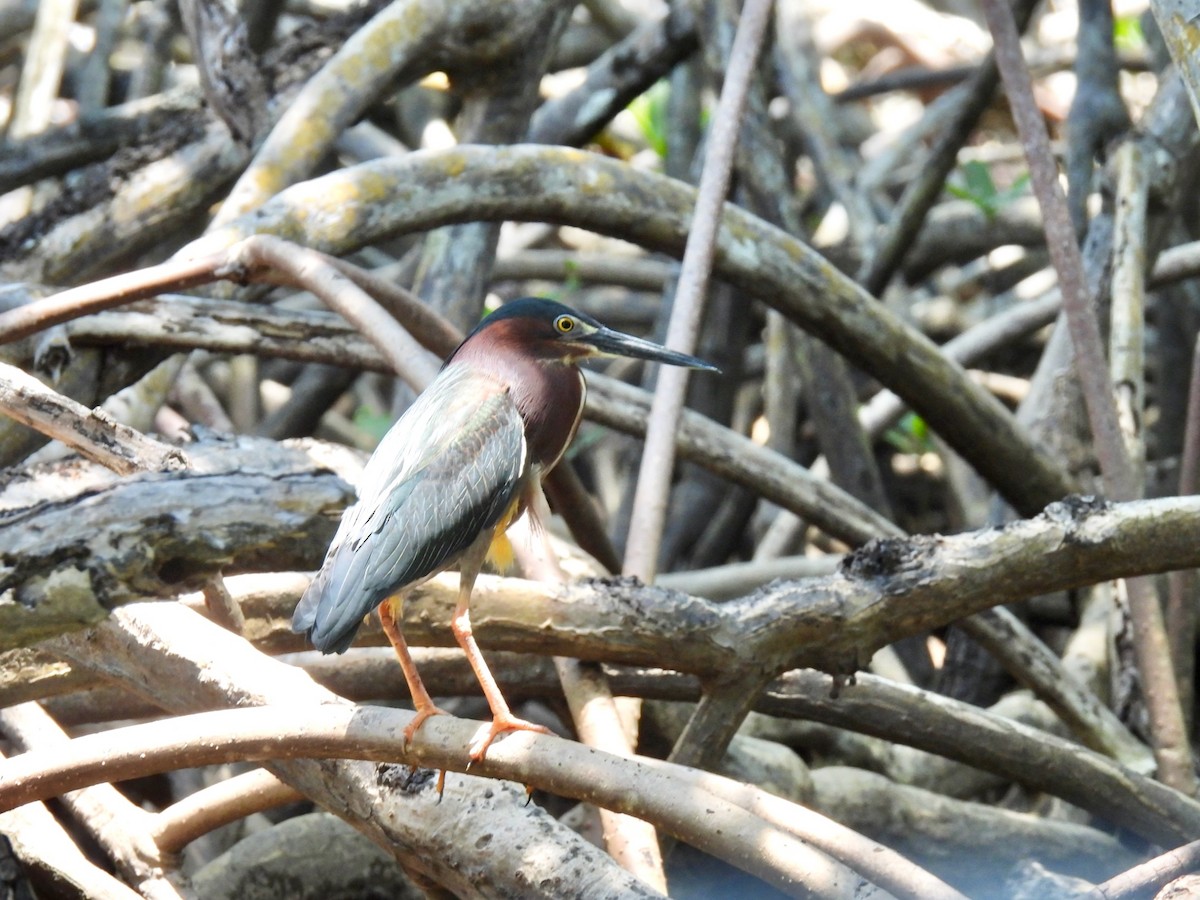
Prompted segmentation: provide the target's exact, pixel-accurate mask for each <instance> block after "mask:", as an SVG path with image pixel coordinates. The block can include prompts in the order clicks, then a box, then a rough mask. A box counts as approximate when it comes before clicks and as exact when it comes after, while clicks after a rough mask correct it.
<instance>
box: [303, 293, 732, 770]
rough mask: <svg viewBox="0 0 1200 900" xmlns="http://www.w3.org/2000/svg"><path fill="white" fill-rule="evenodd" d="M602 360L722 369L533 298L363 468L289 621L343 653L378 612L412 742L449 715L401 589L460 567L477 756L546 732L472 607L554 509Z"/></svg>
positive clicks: (463, 350) (459, 616) (459, 619)
mask: <svg viewBox="0 0 1200 900" xmlns="http://www.w3.org/2000/svg"><path fill="white" fill-rule="evenodd" d="M592 356H628V357H635V358H638V359H646V360H656V361H658V362H663V363H669V364H671V365H676V366H688V367H690V368H695V369H708V370H710V371H716V368H715V367H714V366H711V365H709V364H708V363H706V362H704V361H703V360H700V359H696V358H695V357H693V356H688V355H686V354H683V353H676V352H675V351H673V350H668V349H666V348H665V347H661V346H659V345H658V344H654V343H651V342H650V341H646V340H642V339H641V338H636V337H632V336H631V335H627V334H622V333H621V332H618V331H613V330H612V329H610V328H606V327H604V326H603V325H601V324H600V323H599V322H597V321H596V320H595V319H593V318H592V317H591V316H587V315H584V314H583V313H579V312H576V311H574V310H572V309H570V308H569V307H566V306H563V305H562V304H561V303H555V302H553V301H551V300H542V299H537V298H525V299H522V300H515V301H513V302H511V303H508V304H506V305H504V306H503V307H501V308H500V309H499V310H497V311H496V312H494V313H492V314H491V315H490V316H488V317H487V318H486V319H484V320H483V321H482V322H480V323H479V325H478V326H477V327H476V328H475V330H474V331H472V332H471V333H470V334H469V335H468V336H467V338H466V340H464V341H463V342H462V343H461V344H460V345H459V346H458V349H457V350H455V351H454V353H452V354H451V355H450V358H449V359H448V360H446V364H445V365H444V366H443V367H442V370H441V372H440V373H439V374H438V376H437V378H435V379H434V380H433V383H432V384H430V385H429V387H428V388H427V389H426V390H425V391H424V392H422V394H421V395H420V396H419V397H418V398H417V400H416V402H414V403H413V405H412V406H411V407H409V409H408V411H407V412H405V413H404V415H403V416H401V417H400V419H399V420H398V421H397V422H396V424H395V425H393V426H392V428H391V429H390V430H389V431H388V433H387V434H386V435H385V436H384V438H383V440H382V441H381V442H380V444H379V446H378V448H376V450H375V453H374V454H373V455H372V456H371V458H370V460H369V461H368V462H367V465H366V468H365V469H364V471H363V476H362V482H361V484H360V485H359V491H358V503H356V504H355V505H353V506H351V507H350V508H349V509H347V510H346V513H345V515H344V516H343V517H342V521H341V524H340V526H339V527H338V530H337V534H336V535H335V536H334V539H333V543H332V544H331V545H330V547H329V552H328V553H327V554H326V556H325V562H324V564H323V565H322V566H321V570H320V571H319V572H318V573H317V574H316V576H315V577H314V578H313V581H312V584H311V585H310V586H309V588H308V590H307V591H305V593H304V596H303V597H302V598H301V600H300V603H299V604H298V605H297V607H296V613H295V616H294V617H293V619H292V628H293V629H294V630H296V631H299V632H306V633H307V634H308V636H309V638H310V639H311V641H312V642H313V644H314V646H316V647H317V649H318V650H321V651H322V652H324V653H342V652H343V651H345V650H346V648H348V647H349V646H350V643H351V642H352V641H353V640H354V634H355V632H357V631H358V628H359V625H361V624H362V621H363V617H364V616H366V615H367V614H368V613H370V612H371V610H373V609H376V608H377V609H378V610H379V618H380V622H381V623H382V625H383V630H384V633H385V634H386V635H387V637H388V640H389V641H390V642H391V644H392V647H393V648H394V649H395V651H396V657H397V658H398V659H399V661H400V667H401V668H402V669H403V671H404V677H405V680H406V681H407V682H408V687H409V690H410V692H411V693H412V699H413V703H414V705H415V706H416V712H417V714H416V716H415V717H414V719H413V721H412V722H411V723H410V724H409V725H408V727H407V728H406V729H405V731H404V738H405V741H406V742H408V741H411V740H412V736H413V734H415V733H416V730H417V729H418V728H419V727H420V726H421V724H422V723H423V722H424V721H425V720H426V719H427V718H429V717H430V716H432V715H437V714H439V713H442V712H443V711H442V710H440V709H438V707H437V706H435V705H434V702H433V700H432V698H431V697H430V696H429V693H428V691H426V690H425V686H424V685H423V684H422V683H421V677H420V675H419V674H418V673H417V669H416V666H415V665H414V664H413V660H412V656H411V655H410V654H409V652H408V646H407V645H406V644H405V642H404V637H403V636H402V635H401V633H400V630H399V628H398V626H397V624H396V622H397V619H398V617H399V614H400V610H401V608H402V607H401V604H402V603H403V594H404V592H405V591H406V590H408V589H409V588H412V587H414V586H415V585H418V584H420V583H422V582H424V581H426V580H427V579H429V578H431V577H433V576H434V575H436V574H437V573H439V572H441V571H443V570H445V569H447V568H449V567H450V566H452V565H454V564H455V563H458V565H459V572H460V575H459V589H458V605H457V607H456V609H455V612H454V619H453V621H452V623H451V628H452V630H453V632H454V636H455V638H456V639H457V641H458V643H459V645H460V646H461V647H462V648H463V650H464V652H465V653H466V655H467V660H468V661H469V662H470V664H471V668H472V669H474V670H475V675H476V677H477V678H478V679H479V684H480V686H481V687H482V688H483V693H484V696H485V697H486V698H487V701H488V705H489V706H490V707H491V710H492V716H493V720H492V724H491V727H490V728H486V729H484V730H481V732H480V735H479V736H478V737H477V738H476V740H475V741H474V742H473V743H472V745H471V757H472V758H473V759H476V760H479V759H482V758H483V756H484V754H485V753H486V752H487V748H488V746H489V745H490V744H491V742H492V741H493V740H494V739H495V738H496V737H497V735H500V734H502V733H504V732H506V731H515V730H525V731H545V730H546V729H544V728H542V727H541V726H539V725H535V724H533V723H532V722H527V721H525V720H524V719H519V718H517V717H516V716H514V715H513V714H512V712H511V711H510V710H509V708H508V704H507V703H506V702H505V700H504V697H503V695H502V694H501V693H500V689H499V687H498V686H497V685H496V681H495V679H494V678H493V677H492V674H491V672H490V671H489V670H488V667H487V663H486V662H484V659H483V656H482V654H481V653H480V652H479V647H478V645H477V644H476V643H475V638H474V637H473V635H472V634H471V619H470V614H469V612H468V604H469V602H470V599H471V589H472V588H473V586H474V584H475V577H476V576H477V575H478V574H479V570H480V569H481V568H482V567H483V564H484V561H485V560H487V559H489V558H491V559H493V560H494V561H502V562H504V563H505V564H506V563H507V562H508V561H510V560H511V547H510V546H509V544H508V540H507V538H505V536H504V533H505V531H507V529H508V527H509V526H510V525H511V524H512V523H513V522H515V521H516V520H517V519H518V518H519V517H520V516H521V514H522V513H523V512H525V511H526V510H532V511H533V512H532V513H531V515H534V516H536V514H537V513H536V511H537V510H538V509H540V508H542V507H543V506H544V503H545V500H544V499H543V498H542V493H541V480H542V478H544V477H545V476H546V474H547V473H548V472H549V471H550V470H551V469H553V468H554V466H555V464H556V463H557V462H558V461H559V460H560V459H561V458H562V455H563V453H564V452H565V451H566V449H567V446H568V445H569V444H570V443H571V439H572V438H573V437H574V435H575V430H576V429H577V428H578V427H579V419H580V416H581V414H582V412H583V402H584V394H585V391H586V387H585V384H584V380H583V373H582V372H581V371H580V370H579V367H578V363H579V361H580V360H582V359H586V358H588V357H592Z"/></svg>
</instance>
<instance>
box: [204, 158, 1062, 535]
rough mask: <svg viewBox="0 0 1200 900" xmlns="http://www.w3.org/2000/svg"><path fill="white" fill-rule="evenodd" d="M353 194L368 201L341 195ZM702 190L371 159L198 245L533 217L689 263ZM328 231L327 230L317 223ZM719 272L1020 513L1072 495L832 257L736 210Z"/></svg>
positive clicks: (345, 237)
mask: <svg viewBox="0 0 1200 900" xmlns="http://www.w3.org/2000/svg"><path fill="white" fill-rule="evenodd" d="M347 192H353V193H354V194H355V195H356V196H357V197H358V199H359V200H360V202H359V203H356V204H353V205H348V204H345V203H342V202H340V201H339V200H337V199H336V198H339V197H343V196H346V193H347ZM694 199H695V192H694V191H693V189H691V188H690V187H688V186H686V185H684V184H681V183H679V182H675V181H672V180H671V179H667V178H663V177H662V176H657V175H653V174H650V173H645V172H638V171H636V170H634V169H632V167H629V166H627V165H624V164H623V163H619V162H616V161H613V160H607V159H604V158H603V157H599V156H596V155H593V154H585V153H581V152H579V151H574V150H565V149H560V148H548V147H533V146H516V147H503V148H497V147H458V148H455V149H453V150H445V151H438V152H430V153H424V152H419V153H412V154H409V155H408V156H406V157H403V158H400V159H383V160H374V161H372V162H368V163H363V164H361V165H359V166H355V167H354V168H351V169H347V170H344V171H341V172H337V173H333V174H331V175H326V176H323V177H322V178H318V179H314V180H312V181H309V182H305V183H302V184H298V185H294V186H293V187H291V188H289V189H288V190H286V191H284V192H283V193H281V194H279V195H277V196H276V197H275V198H273V199H272V200H271V201H269V202H267V203H265V204H264V205H263V206H262V207H260V208H259V209H258V210H257V211H256V212H255V214H254V215H253V216H249V217H245V218H243V219H240V220H237V221H235V222H232V223H230V224H229V225H228V226H227V227H226V228H224V229H221V230H218V231H216V232H213V233H212V234H210V235H209V236H207V237H206V238H204V239H202V240H201V241H198V242H196V243H194V244H193V245H192V246H191V247H190V248H189V251H188V252H190V253H211V252H213V251H215V250H218V249H220V248H223V247H228V246H229V245H230V244H232V243H234V242H236V241H237V240H240V239H241V238H243V237H246V236H249V235H250V234H252V233H256V232H272V233H275V234H278V235H279V236H281V237H285V238H287V239H290V240H295V241H297V242H299V243H302V244H305V245H306V246H312V247H319V248H321V249H323V250H326V251H329V252H334V253H342V252H346V251H349V250H351V249H356V248H358V247H360V246H362V245H364V244H367V243H371V242H373V241H376V240H379V239H382V238H383V237H385V236H389V235H394V234H397V233H399V232H402V231H413V230H419V229H424V228H430V227H434V226H437V225H444V224H448V223H451V222H462V221H474V220H493V219H533V220H543V221H549V222H556V223H561V224H571V225H577V226H579V227H583V228H589V229H592V230H595V231H599V232H601V233H607V234H613V235H619V236H620V237H622V238H624V239H626V240H634V241H638V242H640V243H643V244H645V245H646V246H647V247H649V248H651V249H656V250H661V251H664V252H668V253H672V254H676V255H678V254H679V253H680V252H681V251H682V248H683V245H684V240H685V238H686V235H687V231H688V227H689V222H690V221H691V213H692V208H693V205H694ZM317 223H319V224H320V226H321V227H320V228H319V229H317V228H316V227H315V226H316V224H317ZM722 225H723V227H722V229H721V231H720V233H719V235H718V249H717V259H716V268H715V274H716V275H717V276H718V277H721V278H723V279H724V280H726V281H729V282H730V283H732V284H733V285H735V286H736V287H739V288H741V289H743V290H745V291H746V292H747V293H749V294H751V295H753V296H755V297H759V298H760V299H762V300H763V301H764V302H766V303H768V304H769V305H771V306H773V307H774V308H776V309H778V310H779V311H780V312H782V313H784V314H785V315H787V316H788V317H789V318H791V319H792V320H793V321H795V322H797V323H798V324H800V325H801V326H803V327H804V328H806V329H807V330H809V331H811V332H812V333H813V334H815V335H817V336H818V337H820V338H821V339H822V340H824V341H825V342H826V343H828V344H830V345H831V346H833V347H834V349H836V350H838V351H839V352H841V353H843V354H846V355H848V356H850V357H851V358H853V359H854V360H855V363H856V364H857V365H860V366H861V367H862V368H863V369H865V370H866V371H868V372H870V373H871V374H873V375H875V376H876V377H878V378H879V379H880V380H881V381H883V382H884V383H885V384H886V385H887V386H888V387H890V388H892V389H894V390H895V391H896V392H897V393H898V394H900V396H902V397H903V398H904V399H905V401H906V402H908V403H909V404H910V405H911V406H912V407H913V408H914V409H915V410H917V411H918V412H919V413H921V415H922V416H923V417H924V418H925V419H926V421H928V422H929V423H930V426H931V427H932V428H934V429H935V430H936V431H937V432H938V433H939V434H940V435H942V437H944V438H945V439H946V440H947V442H948V443H949V444H951V446H953V447H954V448H955V449H956V450H958V451H959V452H960V453H961V454H962V455H963V457H964V458H965V459H967V460H968V461H969V462H971V464H972V465H974V466H975V467H976V468H977V469H978V470H979V471H980V473H981V474H983V475H984V476H985V477H986V478H988V480H989V481H991V482H992V483H993V484H995V485H996V486H997V487H998V488H999V489H1000V491H1001V492H1002V493H1003V494H1004V495H1005V496H1006V497H1007V499H1009V501H1010V502H1012V503H1013V504H1014V505H1015V506H1016V507H1017V508H1018V509H1021V510H1022V511H1024V512H1025V513H1032V512H1035V511H1036V510H1037V509H1040V508H1041V507H1042V506H1044V505H1045V504H1046V503H1049V502H1051V501H1053V500H1057V499H1059V498H1061V497H1062V496H1063V495H1065V494H1067V493H1069V492H1070V485H1069V482H1068V481H1067V479H1066V476H1065V475H1064V474H1063V472H1062V470H1061V468H1060V467H1059V466H1058V464H1057V462H1056V461H1054V460H1052V459H1051V458H1050V457H1048V456H1047V455H1045V454H1043V453H1041V452H1040V451H1038V450H1037V449H1036V448H1034V447H1033V446H1031V444H1030V443H1029V440H1028V438H1027V436H1026V435H1025V434H1024V432H1023V431H1022V430H1021V429H1019V428H1018V427H1017V426H1016V424H1015V422H1014V420H1013V418H1012V417H1011V416H1010V415H1009V414H1008V413H1007V412H1006V411H1004V409H1003V408H1002V407H1001V406H1000V404H999V402H998V401H996V400H995V399H994V398H992V397H990V396H987V395H986V393H985V392H984V391H983V390H982V389H981V388H980V387H979V386H978V385H975V384H974V383H973V382H972V381H971V380H970V379H969V378H967V377H966V375H965V373H964V372H963V371H962V370H961V369H960V368H959V367H958V366H957V365H955V364H954V363H951V362H949V361H948V360H946V359H945V357H943V356H942V355H941V354H940V353H939V352H938V351H937V348H936V347H934V345H933V344H932V343H931V342H929V341H928V340H927V339H925V338H924V337H922V336H920V335H918V334H916V333H915V332H914V331H912V330H911V329H910V328H908V327H907V326H905V325H904V324H902V323H901V322H900V321H899V320H898V319H897V318H895V317H894V316H893V315H892V314H891V313H889V312H887V311H886V310H885V309H883V308H882V307H881V306H880V305H879V304H877V303H875V302H874V301H873V300H872V298H871V297H870V296H869V295H867V294H866V293H865V292H863V291H862V289H861V288H859V287H858V286H857V285H855V284H854V283H853V282H851V281H850V280H849V279H847V278H846V277H845V276H843V275H841V274H840V273H838V272H837V271H836V270H835V269H834V268H833V267H832V266H831V265H830V264H829V263H828V261H827V260H825V259H824V258H823V257H821V256H820V255H819V254H817V253H816V252H814V251H813V250H811V249H810V248H808V247H807V246H805V245H804V244H802V243H800V242H799V241H796V240H795V239H794V238H791V237H789V236H787V235H785V234H784V233H783V232H781V231H779V230H777V229H775V228H772V227H771V226H769V225H767V224H766V223H765V222H763V221H762V220H760V219H756V218H755V217H753V216H751V215H749V214H747V213H745V212H743V211H742V210H739V209H737V208H735V207H732V206H726V207H725V211H724V216H723V222H722Z"/></svg>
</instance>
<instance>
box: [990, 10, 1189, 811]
mask: <svg viewBox="0 0 1200 900" xmlns="http://www.w3.org/2000/svg"><path fill="white" fill-rule="evenodd" d="M983 8H984V13H985V15H986V16H987V20H988V26H989V28H990V29H991V31H992V36H993V39H994V40H995V53H996V62H997V65H998V66H999V68H1000V74H1001V77H1002V78H1003V79H1004V84H1005V87H1006V89H1007V91H1008V96H1009V103H1010V106H1011V108H1012V112H1013V118H1014V119H1015V120H1016V123H1017V130H1018V131H1019V132H1020V135H1021V140H1022V143H1023V144H1024V145H1025V155H1026V159H1027V160H1028V163H1029V171H1030V180H1031V182H1032V185H1033V190H1034V193H1035V195H1036V196H1037V198H1038V204H1039V205H1040V206H1041V209H1042V216H1043V220H1044V227H1045V230H1046V241H1047V245H1048V248H1049V250H1050V258H1051V260H1052V261H1053V262H1054V268H1055V270H1056V271H1057V272H1058V279H1059V287H1060V289H1061V291H1062V295H1063V308H1064V310H1065V312H1066V319H1067V327H1068V330H1069V332H1070V335H1071V344H1072V348H1073V352H1074V360H1075V372H1076V376H1077V377H1078V379H1079V384H1080V387H1081V388H1082V391H1083V399H1084V406H1085V408H1086V409H1087V414H1088V421H1089V422H1090V424H1091V430H1092V436H1093V439H1094V445H1095V448H1096V455H1097V457H1098V459H1099V461H1100V470H1101V473H1102V475H1103V478H1104V483H1105V488H1106V492H1107V493H1108V495H1109V496H1110V497H1111V498H1112V499H1114V500H1131V499H1134V498H1135V497H1137V496H1138V494H1139V492H1138V490H1137V479H1136V476H1135V473H1134V469H1133V465H1132V462H1131V460H1130V458H1129V454H1128V453H1127V452H1126V449H1125V443H1124V440H1123V438H1122V436H1121V430H1120V425H1119V421H1118V415H1117V406H1116V402H1115V399H1114V397H1113V390H1112V385H1111V383H1110V381H1109V379H1108V366H1107V364H1106V363H1105V360H1104V350H1103V344H1102V343H1101V339H1100V327H1099V324H1098V323H1097V321H1096V316H1095V313H1094V311H1093V307H1092V304H1091V298H1090V297H1089V296H1088V289H1087V283H1086V280H1085V278H1084V272H1083V259H1082V256H1081V255H1080V252H1079V244H1078V243H1077V241H1076V237H1075V230H1074V228H1073V227H1072V225H1071V218H1070V214H1069V212H1068V210H1067V202H1066V197H1065V196H1063V192H1062V187H1061V185H1060V184H1059V181H1058V168H1057V166H1056V165H1055V162H1054V155H1053V153H1052V152H1051V150H1050V138H1049V135H1048V134H1047V132H1046V123H1045V120H1044V119H1043V117H1042V114H1041V111H1040V110H1039V109H1038V106H1037V103H1036V101H1035V100H1034V97H1033V84H1032V81H1031V80H1030V76H1029V69H1028V68H1027V67H1026V65H1025V59H1024V57H1023V56H1022V54H1021V44H1020V38H1019V36H1018V34H1017V29H1016V25H1015V24H1014V22H1013V18H1012V12H1011V10H1010V9H1009V7H1008V5H1007V4H1006V3H1005V2H1003V0H984V4H983ZM1129 602H1130V615H1131V619H1132V622H1133V633H1134V647H1135V652H1136V655H1137V662H1138V668H1139V669H1140V671H1141V674H1142V677H1143V679H1144V693H1145V697H1146V703H1147V707H1148V709H1149V712H1150V722H1151V731H1152V732H1153V735H1154V750H1155V756H1156V758H1157V760H1158V763H1159V777H1160V778H1162V779H1163V780H1164V781H1165V782H1166V783H1168V784H1171V785H1173V786H1175V787H1177V788H1179V789H1180V790H1182V791H1184V792H1185V793H1188V794H1192V793H1194V792H1195V790H1196V776H1195V773H1194V771H1193V768H1192V757H1191V749H1190V742H1189V741H1188V736H1187V730H1186V728H1185V725H1184V717H1183V710H1182V708H1181V706H1180V703H1179V694H1178V688H1177V686H1176V684H1175V674H1174V671H1173V669H1172V667H1171V662H1170V650H1169V646H1168V643H1167V637H1166V630H1165V626H1164V624H1163V618H1162V610H1161V608H1160V606H1159V602H1158V597H1157V594H1156V592H1155V591H1154V589H1153V584H1152V583H1150V582H1145V581H1140V580H1138V579H1134V580H1132V581H1131V582H1130V584H1129Z"/></svg>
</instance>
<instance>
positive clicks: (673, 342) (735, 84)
mask: <svg viewBox="0 0 1200 900" xmlns="http://www.w3.org/2000/svg"><path fill="white" fill-rule="evenodd" d="M770 15H771V0H747V2H746V4H745V6H744V7H743V8H742V18H741V21H740V23H739V24H738V33H737V37H735V38H734V43H733V50H732V51H731V52H730V62H729V71H728V72H727V73H726V75H725V85H724V87H723V88H722V89H721V98H720V100H719V102H718V104H717V110H716V114H715V115H714V116H713V123H712V129H711V132H710V134H709V141H708V149H707V150H706V152H705V160H704V171H703V173H702V174H701V176H700V187H699V190H698V192H697V196H696V206H695V212H694V213H693V217H692V228H691V231H690V233H689V234H688V239H687V247H686V249H685V250H684V254H683V265H682V267H681V270H680V273H679V287H678V289H677V290H676V292H675V305H674V308H673V309H672V311H671V322H670V325H669V326H668V328H667V344H668V345H669V346H672V347H679V348H681V349H684V350H690V349H694V348H695V346H696V338H697V335H698V334H699V330H700V320H701V318H702V316H703V313H704V296H705V292H706V289H707V286H708V276H709V273H710V272H711V270H712V262H713V254H714V251H715V247H716V240H717V229H718V227H719V226H720V222H721V215H720V213H721V207H722V206H723V205H724V203H725V195H726V194H727V193H728V191H729V179H730V176H731V173H732V171H733V159H734V150H735V148H736V146H737V129H738V123H739V122H740V120H741V117H742V111H743V109H744V108H745V104H746V95H747V94H748V93H749V90H750V81H751V79H752V78H753V76H754V71H755V64H756V62H757V60H758V53H759V49H760V48H761V46H762V40H763V36H764V34H765V33H766V28H767V23H768V22H769V21H770ZM687 380H688V374H687V370H686V369H682V368H674V367H671V368H668V367H664V368H663V370H662V371H661V372H660V373H659V377H658V389H657V390H656V391H655V393H654V402H653V404H652V405H651V407H650V420H649V424H648V425H647V428H646V446H645V449H644V450H643V452H642V463H641V467H640V468H639V470H638V487H637V491H636V493H635V494H634V501H633V517H632V520H631V523H630V528H629V542H628V545H627V547H626V556H625V569H624V571H625V572H626V573H627V574H633V575H637V576H638V577H640V578H642V579H643V580H646V581H650V580H653V578H654V574H655V572H656V571H657V569H658V548H659V546H660V545H661V542H662V530H663V521H664V520H665V518H666V511H667V493H668V490H669V488H670V480H671V469H672V468H673V466H674V463H675V431H676V428H677V427H678V422H679V415H680V410H681V409H682V408H683V400H684V393H685V392H686V390H687Z"/></svg>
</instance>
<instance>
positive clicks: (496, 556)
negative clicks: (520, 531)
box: [487, 497, 521, 572]
mask: <svg viewBox="0 0 1200 900" xmlns="http://www.w3.org/2000/svg"><path fill="white" fill-rule="evenodd" d="M520 515H521V499H520V498H519V497H518V498H517V499H516V500H513V502H512V503H511V504H510V505H509V507H508V509H506V510H505V511H504V515H503V516H501V517H500V521H499V522H498V523H497V524H496V530H495V531H494V532H493V533H492V542H491V543H490V544H489V545H488V552H487V561H488V562H489V563H491V564H492V566H493V568H495V569H496V571H497V572H507V571H508V570H509V569H511V568H512V564H513V558H514V555H513V546H512V541H510V540H509V539H508V534H507V532H508V527H509V526H510V525H512V523H513V522H515V521H516V520H517V518H518V517H519V516H520Z"/></svg>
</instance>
